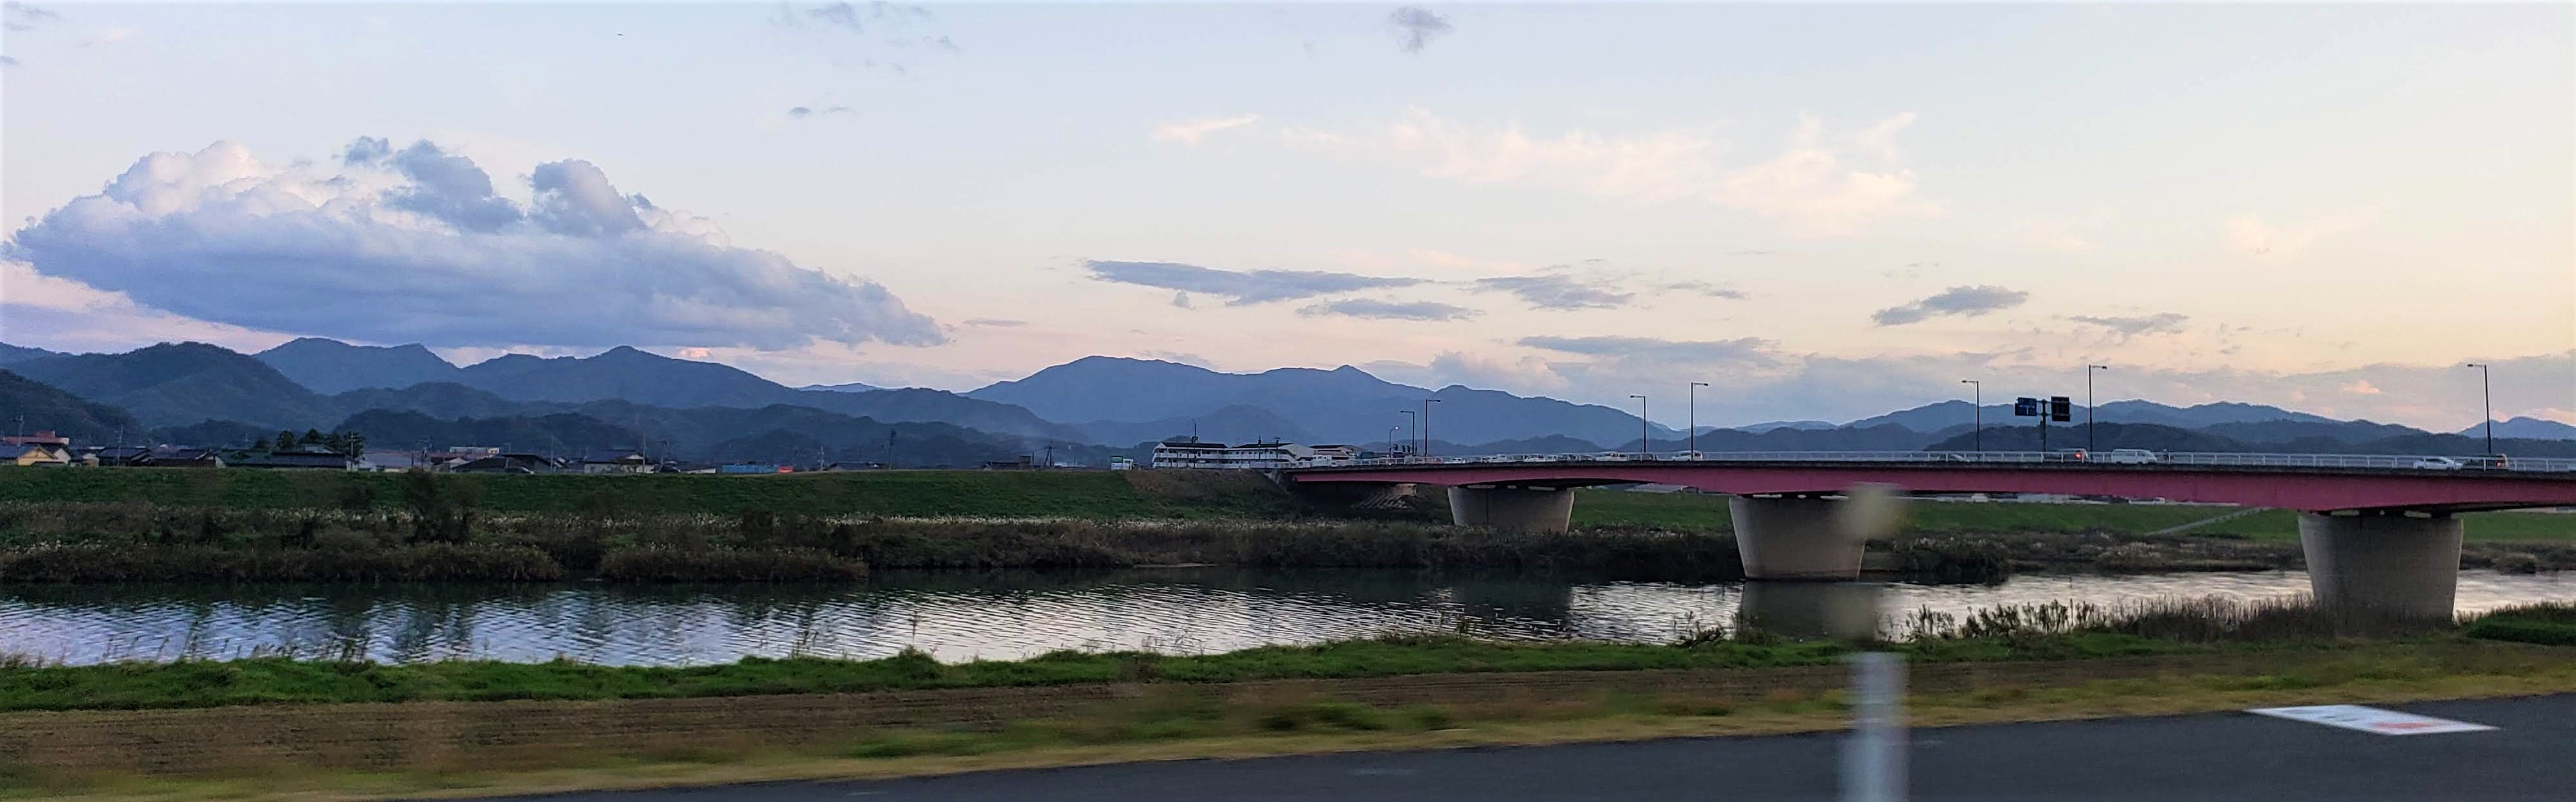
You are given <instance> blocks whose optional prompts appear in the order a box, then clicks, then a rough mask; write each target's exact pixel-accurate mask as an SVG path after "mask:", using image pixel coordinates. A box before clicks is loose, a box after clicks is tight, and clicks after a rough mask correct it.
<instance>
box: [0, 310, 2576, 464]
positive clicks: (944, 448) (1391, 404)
mask: <svg viewBox="0 0 2576 802" xmlns="http://www.w3.org/2000/svg"><path fill="white" fill-rule="evenodd" d="M0 364H5V365H6V366H7V370H10V371H14V372H15V373H16V374H18V375H19V376H23V377H24V380H25V381H22V382H21V384H20V385H0V390H6V392H5V393H0V402H5V404H6V405H5V406H0V414H5V415H16V414H21V413H22V412H23V413H24V414H29V415H30V416H31V418H47V419H60V420H63V421H66V422H65V423H63V424H62V425H60V426H56V427H55V428H58V429H66V430H70V429H76V428H80V427H92V428H95V427H96V426H108V427H111V428H113V427H115V426H117V425H119V424H118V423H115V422H113V421H114V420H115V417H114V416H115V415H122V414H124V413H131V415H130V416H129V417H127V418H125V420H131V421H134V422H135V423H136V424H137V425H141V426H149V427H156V429H157V430H158V431H159V432H161V433H163V434H164V435H167V436H171V437H176V438H183V439H184V438H196V439H195V440H194V441H193V442H200V443H202V444H220V443H226V442H240V441H246V440H247V439H249V438H251V437H259V436H264V435H266V434H268V433H273V432H275V431H277V430H279V429H296V430H301V429H305V428H322V429H328V428H349V429H356V430H360V431H366V432H368V433H369V435H370V436H371V437H374V438H376V439H375V442H377V443H379V444H393V443H400V444H403V445H405V446H408V445H413V444H416V443H419V442H422V441H429V442H432V443H435V444H438V445H449V444H459V445H462V444H495V445H497V444H500V443H498V442H491V441H492V440H493V438H502V439H503V441H504V442H510V443H514V444H515V443H519V442H522V441H524V442H525V443H527V444H529V445H530V447H543V448H548V449H565V450H573V451H578V450H583V449H598V448H608V447H614V446H623V447H639V446H646V445H650V444H660V445H661V447H664V448H667V449H670V450H672V451H675V452H680V453H686V454H692V455H707V456H712V455H746V454H753V453H760V454H771V455H779V456H782V457H799V458H801V459H804V460H811V459H814V458H815V457H816V455H821V456H823V457H826V458H835V459H863V458H867V457H861V456H858V455H860V454H863V453H866V452H867V450H868V449H869V448H872V447H876V446H874V445H872V444H878V443H880V442H881V441H884V440H886V439H887V438H888V437H889V436H891V437H892V438H893V439H894V440H896V441H897V442H898V447H902V446H901V444H902V443H906V442H917V443H920V444H922V448H923V449H924V450H923V451H922V452H920V453H922V454H928V453H930V452H931V451H933V450H936V451H939V452H941V453H942V454H944V455H946V458H947V459H949V460H952V461H959V462H961V463H966V462H980V461H982V460H984V459H1001V458H1007V457H1008V456H1010V455H1012V454H1026V453H1033V452H1034V451H1036V450H1038V449H1041V448H1047V447H1050V446H1052V447H1055V448H1056V449H1058V451H1059V456H1066V455H1070V454H1077V453H1079V454H1090V455H1092V456H1095V457H1100V456H1106V455H1107V454H1109V453H1112V452H1113V451H1115V452H1118V453H1128V454H1131V455H1138V454H1141V452H1142V451H1143V450H1144V449H1143V448H1142V447H1141V446H1140V444H1147V443H1151V442H1152V441H1157V440H1163V439H1168V438H1173V437H1188V436H1192V435H1195V436H1197V437H1199V438H1201V439H1203V440H1208V441H1224V442H1251V441H1256V440H1285V441H1290V442H1307V443H1325V442H1343V443H1353V444H1362V445H1382V444H1385V443H1389V442H1405V441H1410V440H1412V439H1413V438H1415V437H1417V436H1419V435H1420V434H1421V432H1420V431H1419V430H1418V429H1416V428H1415V424H1416V423H1417V422H1418V418H1419V417H1420V416H1421V414H1422V412H1423V410H1424V408H1425V404H1424V401H1425V399H1436V400H1437V403H1434V404H1431V405H1430V406H1429V412H1430V416H1429V417H1430V421H1429V423H1430V427H1429V428H1430V430H1431V432H1430V433H1431V434H1432V435H1433V438H1432V440H1433V442H1434V445H1435V448H1436V449H1437V450H1439V451H1440V452H1441V453H1452V454H1463V453H1528V452H1542V451H1544V452H1571V451H1589V450H1607V449H1626V450H1632V449H1634V448H1636V447H1637V440H1638V435H1639V432H1640V425H1639V422H1638V419H1637V417H1636V416H1635V415H1633V414H1631V413H1629V412H1624V411H1621V410H1617V409H1613V408H1610V407H1606V406H1600V405H1591V404H1577V403H1572V402H1567V401H1561V400H1558V399H1553V398H1546V397H1532V396H1520V395H1514V394H1511V393H1505V392H1500V391H1494V390H1479V389H1473V388H1468V387H1464V386H1459V385H1451V386H1448V387H1443V388H1440V389H1437V390H1432V389H1426V388H1421V387H1414V386H1410V385H1405V384H1399V383H1395V382H1389V381H1385V380H1383V379H1379V378H1378V377H1376V376H1373V375H1370V374H1369V373H1367V372H1365V371H1362V370H1360V369H1358V368H1355V367H1350V366H1343V367H1340V368H1335V369H1332V370H1319V369H1311V368H1282V369H1277V370H1271V371H1265V372H1261V373H1249V374H1237V373H1222V372H1218V371H1213V370H1208V369H1206V368H1201V367H1196V366H1191V365H1183V364H1178V363H1173V362H1163V361H1155V360H1142V359H1124V358H1115V357H1087V358H1084V359H1079V360H1075V361H1073V362H1068V363H1065V364H1062V365H1056V366H1054V367H1050V368H1047V369H1045V370H1041V371H1038V372H1037V373H1035V374H1032V375H1030V376H1028V377H1026V378H1022V379H1017V380H1013V381H1005V382H998V383H995V384H992V385H988V386H986V387H982V388H979V389H976V390H973V391H970V392H967V393H962V394H960V393H950V392H946V391H941V390H930V389H922V388H907V389H883V388H875V387H871V386H868V385H864V384H843V385H830V386H809V387H804V388H789V387H786V386H784V385H780V384H778V383H776V382H772V381H769V380H767V379H764V378H761V377H759V376H757V375H754V374H751V373H749V372H746V371H743V370H740V369H737V368H733V367H731V366H727V365H722V364H717V363H713V362H702V361H693V360H686V359H676V358H672V357H666V356H660V355H657V354H653V353H650V352H646V351H642V350H639V349H635V348H624V347H621V348H615V349H610V350H608V351H606V352H603V353H600V354H597V355H593V356H588V357H552V358H548V357H538V356H530V355H521V354H513V355H507V356H501V357H497V358H494V359H490V360H486V361H483V362H479V363H475V364H472V365H466V366H461V367H460V366H458V365H455V364H452V363H449V362H448V361H446V360H444V359H441V358H440V357H439V356H438V355H437V354H436V353H433V352H431V351H430V350H429V349H427V348H424V347H421V346H418V345H404V346H390V347H381V346H359V345H350V344H346V343H341V342H337V341H334V340H328V339H321V338H304V339H299V340H295V341H293V342H289V343H286V344H284V345H280V346H278V347H276V348H272V349H269V350H267V351H263V352H260V353H258V354H255V355H245V354H240V353H236V352H233V351H230V350H227V349H224V348H220V347H217V346H212V345H206V344H202V343H177V344H170V343H164V344H161V345H155V346H150V347H147V348H141V349H136V350H134V351H130V352H126V353H122V354H78V355H69V354H56V353H53V352H48V351H42V350H40V349H30V348H19V347H15V346H6V347H0ZM21 385H23V386H21ZM34 388H43V390H47V391H52V390H59V391H61V393H60V394H61V397H60V398H53V397H50V396H44V395H43V393H42V392H39V391H38V390H37V389H34ZM22 399H23V400H22ZM64 399H69V401H65V400H64ZM74 403H77V404H82V405H89V406H78V407H75V406H70V405H67V404H74ZM93 406H94V407H97V409H91V407H93ZM75 409H78V410H82V411H79V412H75ZM111 412H112V413H113V414H109V413H111ZM2093 412H2094V417H2095V418H2096V419H2097V420H2098V421H2099V422H2100V423H2101V427H2102V428H2101V433H2102V437H2103V440H2104V443H2103V447H2105V448H2109V447H2133V446H2128V445H2120V446H2114V445H2112V442H2113V440H2114V438H2115V435H2113V434H2112V433H2113V432H2120V434H2118V435H2116V438H2117V441H2118V442H2121V443H2128V442H2133V441H2134V442H2152V443H2157V444H2161V445H2144V446H2134V447H2153V448H2161V449H2167V450H2172V449H2185V448H2187V449H2192V450H2219V451H2329V450H2338V451H2374V452H2387V453H2397V452H2395V451H2389V449H2397V448H2399V447H2400V446H2401V445H2403V446H2405V447H2406V448H2412V449H2417V450H2420V451H2422V452H2423V453H2461V454H2469V453H2477V452H2478V451H2480V450H2482V449H2483V448H2484V444H2483V438H2482V435H2483V429H2482V427H2473V428H2472V429H2471V430H2469V431H2467V432H2463V433H2460V434H2435V433H2431V432H2425V431H2422V430H2418V429H2413V428H2409V427H2405V426H2399V425H2395V424H2384V423H2375V422H2371V421H2341V420H2335V419H2331V418H2327V417H2324V416H2319V415H2313V414H2309V413H2302V412H2295V411H2290V410H2284V409H2280V408H2277V407H2269V406H2262V405H2255V404H2241V403H2216V404H2202V405H2197V406H2190V407H2175V406H2170V405H2165V404H2157V403H2153V402H2147V401H2115V402H2111V403H2106V404H2103V405H2102V406H2101V407H2100V409H2099V410H2096V411H2093ZM1407 413H1410V414H1407ZM1980 416H1982V418H1983V422H1984V424H1985V426H1986V431H1985V433H1984V434H1982V435H1976V434H1973V433H1972V430H1973V428H1974V426H1973V423H1972V422H1974V421H1976V420H1977V419H1978V418H1979V417H1980ZM2086 417H2087V410H2084V409H2083V408H2082V407H2080V406H2079V407H2077V409H2076V412H2075V421H2074V422H2073V423H2071V424H2059V425H2058V427H2056V428H2062V429H2066V430H2069V433H2067V434H2057V433H2054V432H2053V433H2052V436H2051V442H2052V444H2053V445H2067V444H2072V443H2075V442H2078V441H2077V440H2075V439H2073V438H2074V437H2077V436H2078V435H2076V434H2074V433H2073V432H2075V431H2080V430H2081V428H2082V427H2083V425H2084V421H2085V419H2086ZM2032 423H2033V421H2031V419H2028V418H2015V417H2013V416H2012V415H2011V408H2010V406H2009V405H2007V404H1994V405H1988V406H1987V407H1986V408H1985V409H1984V410H1982V411H1979V410H1977V409H1976V408H1975V407H1974V406H1973V405H1971V404H1969V403H1968V402H1965V401H1958V400H1948V401H1941V402H1936V403H1932V404H1926V405H1923V406H1920V407H1915V408H1912V409H1906V410H1899V411H1895V412H1890V413H1887V414H1884V415H1878V416H1873V417H1869V418H1864V419H1861V420H1857V421H1852V422H1849V423H1845V424H1839V425H1838V424H1834V423H1830V422H1825V421H1775V422H1770V423H1764V424H1757V425H1753V426H1745V427H1736V428H1721V427H1703V428H1702V429H1701V430H1700V433H1699V436H1698V438H1697V444H1698V447H1699V448H1700V449H1701V450H1704V451H1757V450H1758V451H1770V450H1779V451H1802V450H1915V449H1923V448H1929V447H1949V446H1947V445H1945V444H1947V443H1953V442H1956V443H1959V447H1972V446H1973V445H1974V444H1975V443H1976V442H1977V441H1979V440H1980V439H1982V440H1985V441H1987V442H1985V443H1984V445H1985V447H1987V448H2010V447H2014V446H2012V445H2009V443H2013V442H2018V440H2019V439H2023V438H2024V435H2023V434H2019V433H2021V432H2027V433H2028V437H2027V439H2030V440H2032V443H2031V445H2034V446H2035V445H2036V440H2037V433H2036V429H2035V427H2033V426H2032ZM1644 429H1645V432H1646V433H1647V434H1648V435H1649V436H1651V437H1652V438H1653V444H1654V448H1656V449H1657V450H1666V449H1678V448H1681V447H1683V445H1684V444H1685V443H1688V442H1690V438H1688V437H1687V433H1684V432H1681V431H1678V430H1675V429H1671V428H1667V427H1663V426H1660V425H1648V426H1646V427H1644ZM2462 435H2468V436H2462ZM2497 435H2498V436H2499V437H2500V438H2504V439H2506V440H2508V441H2511V442H2512V443H2513V444H2514V448H2515V449H2519V450H2509V449H2506V448H2505V444H2504V443H2501V442H2500V443H2499V446H2498V448H2499V450H2508V451H2509V453H2526V454H2532V455H2535V456H2537V455H2540V451H2551V450H2555V449H2557V448H2558V446H2557V445H2554V444H2549V443H2550V442H2551V441H2563V442H2566V443H2567V444H2568V447H2569V448H2571V449H2576V426H2568V425H2566V424H2561V423H2556V422H2553V421H2546V420H2538V419H2532V418H2517V419H2514V420H2510V421H2502V422H2499V423H2498V424H2497ZM98 436H100V435H98V434H95V433H93V434H89V435H87V436H86V437H85V438H84V439H90V440H91V441H92V442H96V440H95V439H94V438H96V437H98ZM388 438H391V439H388ZM2059 438H2067V439H2059ZM174 442H175V440H174ZM932 443H939V444H943V445H940V446H937V447H933V446H931V445H930V444H932ZM2534 443H2538V444H2543V445H2527V444H2534ZM2534 449H2538V450H2534ZM907 450H909V449H907ZM836 453H837V454H840V455H841V456H837V457H834V456H832V455H834V454H836ZM2409 453H2412V452H2409Z"/></svg>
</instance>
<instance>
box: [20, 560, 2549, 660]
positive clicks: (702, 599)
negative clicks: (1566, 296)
mask: <svg viewBox="0 0 2576 802" xmlns="http://www.w3.org/2000/svg"><path fill="white" fill-rule="evenodd" d="M2307 585H2308V583H2307V576H2306V575H2305V574H2301V573H2297V572H2279V573H2262V574H2169V575H2152V576H2079V575H2056V576H2023V577H2016V578H2014V579H2013V580H2011V581H2009V582H2006V583H2004V584H2001V585H1994V586H1961V585H1903V584H1898V585H1887V586H1882V587H1878V588H1875V589H1870V588H1852V587H1850V586H1845V587H1844V589H1835V586H1831V585H1806V586H1803V587H1791V586H1786V585H1784V586H1771V585H1764V586H1757V587H1752V588H1747V587H1746V586H1744V585H1743V584H1742V583H1731V584H1712V585H1680V584H1669V583H1643V582H1588V581H1581V580H1569V579H1564V578H1544V577H1528V576H1483V575H1426V574H1420V573H1414V572H1408V571H1358V570H1331V571H1287V572H1282V571H1242V570H1231V569H1179V570H1132V571H1118V572H1104V573H1000V574H969V573H915V574H904V573H889V574H885V575H881V576H879V577H877V578H876V579H875V580H873V581H871V582H869V583H866V584H861V585H830V586H816V585H801V586H799V585H705V586H649V587H646V586H627V585H599V584H567V585H312V586H279V585H245V586H234V587H223V586H204V585H190V586H151V585H117V586H63V587H55V586H20V587H13V588H9V589H6V590H0V653H14V654H20V655H28V656H34V657H39V658H43V659H46V660H56V661H64V662H72V663H90V662H99V661H102V660H112V659H125V658H141V659H175V658H178V657H181V656H183V655H184V656H201V657H237V656H243V655H247V654H252V653H255V652H273V651H275V650H278V649H281V648H288V649H294V650H296V651H298V652H299V653H302V654H307V655H316V654H333V655H336V654H338V653H339V652H338V649H339V648H341V647H340V646H339V645H340V644H349V645H350V648H355V649H357V650H358V651H359V653H363V654H364V655H366V656H367V657H370V658H372V659H376V660H385V661H422V660H440V659H448V658H459V657H471V658H489V659H500V660H515V661H538V660H550V659H554V658H557V657H568V658H572V659H576V660H582V661H586V662H595V663H608V664H656V665H684V664H704V663H714V662H729V661H732V660H735V659H738V658H740V657H742V656H744V655H762V656H785V655H789V654H811V655H818V656H831V657H859V658H865V657H881V656H885V655H889V654H893V653H894V652H896V651H898V650H901V649H903V648H905V647H914V648H919V649H922V650H924V651H927V652H930V653H931V654H933V655H936V656H938V657H939V658H940V659H943V660H970V659H976V658H988V659H1008V658H1020V657H1028V656H1033V655H1036V654H1040V653H1043V652H1047V651H1051V650H1055V649H1150V650H1155V651H1163V652H1175V653H1190V652H1210V651H1224V650H1230V649H1240V648H1246V647H1250V646H1256V645H1261V644H1270V643H1311V642H1315V641H1321V640H1333V639H1341V638H1354V637H1365V636H1369V635H1375V634H1380V633H1384V632H1388V631H1399V630H1401V631H1423V630H1438V631H1452V632H1466V633H1470V634H1474V635H1479V636H1484V637H1495V638H1514V639H1549V638H1567V637H1580V638H1600V639H1610V640H1627V641H1665V640H1670V639H1672V638H1674V637H1677V636H1678V635H1681V634H1684V633H1687V632H1689V631H1691V630H1693V629H1697V628H1699V627H1703V626H1708V625H1712V624H1720V623H1729V622H1732V621H1733V620H1734V617H1735V615H1736V613H1737V612H1738V611H1739V610H1746V609H1748V608H1749V611H1750V612H1752V613H1753V614H1755V615H1756V616H1759V617H1763V618H1765V619H1767V620H1769V621H1770V623H1766V624H1765V625H1764V626H1766V627H1767V628H1771V629H1775V630H1780V631H1795V632H1798V633H1800V634H1822V633H1832V632H1841V631H1846V630H1849V629H1851V628H1853V627H1855V626H1859V624H1857V623H1855V619H1854V617H1853V613H1852V611H1853V610H1855V609H1862V607H1863V605H1865V604H1866V602H1867V597H1866V595H1859V596H1855V595H1852V594H1853V593H1855V592H1859V593H1872V592H1874V593H1875V594H1876V595H1877V596H1878V603H1879V604H1880V605H1881V606H1882V607H1883V609H1885V610H1886V611H1887V612H1888V613H1889V614H1890V615H1892V616H1897V617H1903V616H1907V615H1909V614H1911V613H1913V612H1914V611H1916V610H1918V609H1923V608H1929V609H1932V610H1934V611H1939V612H1948V613H1953V614H1957V613H1963V612H1966V611H1968V610H1972V609H1975V608H1979V607H1990V606H1995V605H2001V604H2017V603H2025V602H2045V601H2058V600H2084V601H2091V602H2095V603H2101V604H2119V603H2122V602H2129V601H2142V600H2148V599H2154V598H2158V597H2166V596H2187V597H2198V596H2213V595H2215V596H2225V597H2233V598H2263V597H2275V596H2283V595H2289V594H2295V593H2301V592H2304V591H2306V590H2307ZM2545 600H2559V601H2565V600H2576V579H2567V578H2562V577H2560V576H2557V575H2541V576H2506V575H2500V574H2494V573H2488V572H2468V573H2463V574H2461V576H2460V589H2459V606H2460V609H2461V610H2462V611H2463V612H2473V611H2477V610H2483V609H2487V608H2490V607H2495V606H2498V605H2503V604H2514V603H2523V602H2531V601H2545Z"/></svg>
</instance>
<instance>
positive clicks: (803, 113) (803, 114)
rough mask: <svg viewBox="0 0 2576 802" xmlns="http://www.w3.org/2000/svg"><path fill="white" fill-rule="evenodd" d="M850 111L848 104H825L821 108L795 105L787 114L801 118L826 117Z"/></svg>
mask: <svg viewBox="0 0 2576 802" xmlns="http://www.w3.org/2000/svg"><path fill="white" fill-rule="evenodd" d="M848 113H850V107H848V106H825V107H823V108H819V109H817V108H814V107H812V106H795V107H791V108H789V109H788V110H787V116H789V117H794V118H796V119H799V120H802V119H805V118H808V117H824V116H829V115H834V114H848Z"/></svg>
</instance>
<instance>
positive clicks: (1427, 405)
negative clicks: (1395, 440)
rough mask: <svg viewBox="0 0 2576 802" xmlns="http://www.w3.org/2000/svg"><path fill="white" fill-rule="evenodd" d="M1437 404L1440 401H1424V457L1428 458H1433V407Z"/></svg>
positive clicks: (1431, 399) (1427, 399)
mask: <svg viewBox="0 0 2576 802" xmlns="http://www.w3.org/2000/svg"><path fill="white" fill-rule="evenodd" d="M1437 403H1440V399H1437V398H1425V399H1422V455H1423V456H1426V457H1428V456H1431V405H1433V404H1437Z"/></svg>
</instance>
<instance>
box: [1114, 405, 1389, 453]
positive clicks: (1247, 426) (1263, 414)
mask: <svg viewBox="0 0 2576 802" xmlns="http://www.w3.org/2000/svg"><path fill="white" fill-rule="evenodd" d="M1074 428H1077V429H1081V430H1082V433H1083V434H1084V435H1085V436H1087V437H1089V438H1091V441H1092V442H1095V443H1109V444H1122V443H1124V444H1133V443H1149V442H1156V441H1161V440H1168V439H1171V438H1174V437H1189V436H1191V435H1193V434H1195V435H1197V436H1198V438H1199V439H1200V440H1202V441H1205V442H1211V443H1249V442H1254V441H1258V440H1284V441H1287V442H1291V443H1320V442H1323V441H1322V440H1319V439H1317V438H1316V437H1315V435H1313V434H1311V433H1309V432H1307V431H1306V430H1305V429H1302V428H1299V427H1298V426H1297V424H1295V423H1292V422H1290V421H1289V420H1288V419H1286V418H1282V417H1279V415H1278V414H1277V413H1274V412H1271V411H1270V410H1267V409H1263V408H1261V407H1256V406H1252V405H1250V404H1236V405H1233V406H1229V407H1222V408H1219V409H1215V410H1211V411H1209V412H1208V414H1205V415H1200V416H1196V417H1185V418H1165V419H1163V420H1158V421H1151V422H1146V423H1130V422H1126V421H1092V422H1090V423H1085V424H1080V425H1078V426H1076V427H1074ZM1396 437H1397V439H1403V435H1402V434H1398V435H1396ZM1378 439H1380V440H1383V439H1385V437H1384V436H1383V435H1380V437H1379V438H1378Z"/></svg>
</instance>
